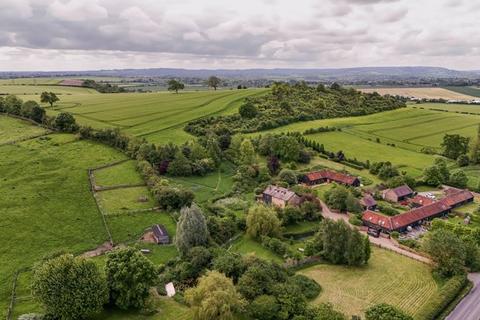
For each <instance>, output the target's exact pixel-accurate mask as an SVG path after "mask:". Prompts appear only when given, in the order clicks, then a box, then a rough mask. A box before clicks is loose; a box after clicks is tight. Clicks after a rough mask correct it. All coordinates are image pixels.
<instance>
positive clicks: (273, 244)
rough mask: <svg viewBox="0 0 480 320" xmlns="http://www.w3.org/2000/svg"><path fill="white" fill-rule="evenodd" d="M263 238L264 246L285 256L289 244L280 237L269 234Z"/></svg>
mask: <svg viewBox="0 0 480 320" xmlns="http://www.w3.org/2000/svg"><path fill="white" fill-rule="evenodd" d="M261 239H262V246H264V247H265V248H267V249H269V250H271V251H273V252H275V253H276V254H278V255H280V256H284V255H285V254H286V253H287V252H288V245H286V244H285V243H284V242H282V241H281V240H280V239H277V238H270V237H267V236H264V237H262V238H261Z"/></svg>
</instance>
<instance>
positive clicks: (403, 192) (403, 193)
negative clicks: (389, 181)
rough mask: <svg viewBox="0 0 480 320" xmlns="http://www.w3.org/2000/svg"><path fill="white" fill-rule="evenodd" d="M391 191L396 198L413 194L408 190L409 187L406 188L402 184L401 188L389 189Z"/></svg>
mask: <svg viewBox="0 0 480 320" xmlns="http://www.w3.org/2000/svg"><path fill="white" fill-rule="evenodd" d="M391 190H392V191H393V192H394V193H395V194H396V195H397V197H404V196H408V195H409V194H412V193H413V190H412V189H410V187H409V186H407V185H406V184H404V185H403V186H400V187H396V188H394V189H391Z"/></svg>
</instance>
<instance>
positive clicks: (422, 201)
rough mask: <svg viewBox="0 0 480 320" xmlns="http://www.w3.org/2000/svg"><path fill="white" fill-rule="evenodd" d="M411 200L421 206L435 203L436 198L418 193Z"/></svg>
mask: <svg viewBox="0 0 480 320" xmlns="http://www.w3.org/2000/svg"><path fill="white" fill-rule="evenodd" d="M410 202H411V203H413V204H418V205H420V206H428V205H429V204H432V203H434V202H435V200H434V199H431V198H427V197H424V196H421V195H419V194H417V195H416V196H415V197H413V198H412V199H411V200H410Z"/></svg>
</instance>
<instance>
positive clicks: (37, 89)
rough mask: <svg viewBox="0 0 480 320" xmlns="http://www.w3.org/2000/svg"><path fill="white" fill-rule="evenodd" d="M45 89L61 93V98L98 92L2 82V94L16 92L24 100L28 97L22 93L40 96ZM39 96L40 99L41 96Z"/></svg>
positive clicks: (0, 92) (0, 89) (0, 88)
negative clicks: (4, 83)
mask: <svg viewBox="0 0 480 320" xmlns="http://www.w3.org/2000/svg"><path fill="white" fill-rule="evenodd" d="M44 91H48V92H54V93H55V94H57V95H59V98H60V99H62V98H63V97H64V96H68V95H81V94H98V92H97V91H96V90H93V89H89V88H77V87H65V86H57V85H2V84H0V94H15V95H18V96H19V98H22V99H24V100H28V99H25V97H22V95H26V96H28V97H29V98H30V96H32V95H33V96H37V95H38V96H39V95H40V94H42V92H44ZM37 98H38V99H39V97H37ZM35 100H37V99H35Z"/></svg>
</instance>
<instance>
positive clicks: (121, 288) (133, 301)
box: [32, 248, 157, 319]
mask: <svg viewBox="0 0 480 320" xmlns="http://www.w3.org/2000/svg"><path fill="white" fill-rule="evenodd" d="M156 277H157V269H156V267H155V266H154V265H153V264H152V262H150V260H148V259H147V258H145V256H143V255H142V254H141V253H140V252H139V251H138V250H135V249H133V248H127V249H121V250H116V251H113V252H112V253H109V254H108V255H107V261H106V265H105V269H104V271H103V272H102V271H100V270H99V268H98V267H97V265H96V264H95V263H94V262H93V261H91V260H86V259H84V258H81V257H74V256H73V255H70V254H61V255H53V256H51V257H47V258H45V259H44V260H43V261H42V262H40V263H39V264H38V265H37V266H35V268H34V272H33V283H32V292H33V295H34V296H35V297H36V298H37V299H38V300H39V301H40V302H41V303H42V304H43V306H44V308H45V312H46V314H47V315H48V316H51V317H52V318H53V319H86V318H91V317H92V316H94V315H95V314H97V313H99V312H101V310H102V309H103V306H104V305H105V304H110V305H114V306H116V307H118V308H120V309H130V308H134V309H138V308H142V307H144V305H145V302H146V300H147V298H148V296H149V289H150V287H151V286H152V285H153V284H154V283H155V279H156Z"/></svg>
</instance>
